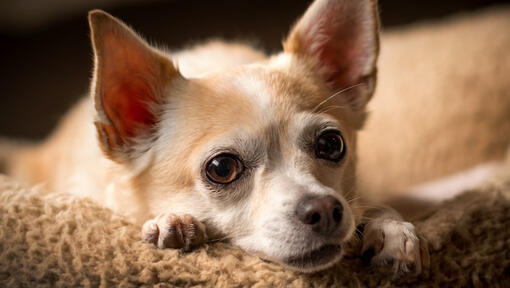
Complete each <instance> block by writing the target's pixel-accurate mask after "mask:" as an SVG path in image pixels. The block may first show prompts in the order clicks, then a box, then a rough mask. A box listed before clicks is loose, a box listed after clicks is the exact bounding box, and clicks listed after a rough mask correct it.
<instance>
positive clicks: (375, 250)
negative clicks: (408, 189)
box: [361, 207, 430, 277]
mask: <svg viewBox="0 0 510 288" xmlns="http://www.w3.org/2000/svg"><path fill="white" fill-rule="evenodd" d="M364 216H365V218H366V219H367V221H366V222H365V223H364V224H362V227H363V245H362V249H361V251H362V257H363V260H364V261H365V262H366V263H367V264H370V265H371V266H372V267H375V268H378V269H382V270H383V271H387V272H389V273H391V274H392V276H394V277H396V276H401V275H404V274H419V273H421V271H422V270H423V269H425V268H427V267H428V266H429V264H430V259H429V252H428V246H427V242H426V240H425V239H424V238H423V237H421V236H420V235H419V233H418V231H417V230H416V228H415V227H414V225H413V224H411V223H409V222H405V221H404V220H403V219H402V217H401V216H400V215H399V214H398V213H397V212H396V211H395V210H393V209H391V208H389V207H383V208H379V209H371V210H368V211H366V213H365V215H364Z"/></svg>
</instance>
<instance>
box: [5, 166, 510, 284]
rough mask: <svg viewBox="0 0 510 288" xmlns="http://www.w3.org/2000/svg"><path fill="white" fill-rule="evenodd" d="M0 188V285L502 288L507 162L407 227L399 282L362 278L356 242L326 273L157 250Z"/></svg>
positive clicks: (123, 229)
mask: <svg viewBox="0 0 510 288" xmlns="http://www.w3.org/2000/svg"><path fill="white" fill-rule="evenodd" d="M509 162H510V161H509ZM0 191H1V192H0V203H1V204H0V205H1V208H0V223H1V226H0V239H1V240H0V241H1V242H0V286H3V287H36V286H37V287H44V286H47V287H76V286H85V287H99V286H100V287H110V286H119V287H136V286H144V287H150V286H154V285H157V284H160V285H159V286H161V287H173V286H178V287H181V286H186V287H191V286H216V287H239V286H253V287H327V286H365V285H366V286H380V285H382V286H388V285H391V286H408V285H412V286H415V285H418V286H424V287H429V286H431V285H434V286H437V285H439V286H468V285H473V286H476V287H486V286H487V285H489V284H490V285H496V284H499V285H501V287H510V229H509V228H508V227H509V226H510V163H508V165H507V167H506V168H505V171H504V172H503V173H502V174H501V175H498V176H495V178H494V179H492V181H491V182H490V183H487V184H485V185H484V186H483V187H480V188H479V189H476V190H475V191H468V192H467V193H465V194H463V195H460V196H459V197H457V198H455V199H453V200H450V201H448V202H446V203H444V204H443V205H441V207H440V208H439V210H437V211H436V212H434V213H432V214H431V215H429V216H428V217H427V218H426V219H424V220H421V221H419V222H417V223H416V224H417V226H418V228H419V229H420V230H421V231H422V233H423V234H424V236H425V237H426V238H427V239H428V240H429V243H430V251H431V267H430V269H429V270H427V271H425V272H424V273H423V274H422V275H420V276H418V277H410V278H407V279H400V280H392V279H389V278H387V277H385V275H384V274H382V273H378V272H377V271H370V269H368V268H367V267H366V266H364V265H363V263H362V261H361V259H360V257H358V256H357V253H356V252H355V250H357V249H358V248H359V247H356V246H357V245H353V246H352V247H350V248H351V249H350V250H351V251H349V252H347V255H346V256H345V259H343V260H342V261H340V263H338V264H336V265H335V266H334V267H333V268H331V269H328V270H326V271H323V272H318V273H315V274H304V273H299V272H292V271H288V270H286V269H284V268H282V267H280V266H278V265H276V264H273V263H268V262H264V261H262V260H260V259H258V258H257V257H253V256H250V255H247V254H245V253H244V252H243V251H240V250H239V249H236V248H234V247H231V246H229V245H228V244H225V243H213V244H209V245H206V246H205V247H203V248H201V249H198V250H196V251H193V252H190V253H183V252H181V251H177V250H171V249H166V250H158V249H156V248H154V247H153V246H152V245H150V244H145V243H143V242H142V241H141V240H140V227H138V226H136V225H133V224H131V223H129V222H127V221H125V220H124V219H123V218H122V217H120V216H117V215H115V214H113V213H112V212H111V211H110V210H108V209H105V208H102V207H101V206H100V205H98V204H96V203H93V202H91V201H89V200H86V199H76V198H72V197H70V196H68V195H50V196H46V197H44V198H43V197H41V196H39V195H40V193H38V192H37V189H28V188H26V187H23V186H22V185H20V184H18V183H17V182H15V181H12V180H10V179H9V178H7V177H1V178H0Z"/></svg>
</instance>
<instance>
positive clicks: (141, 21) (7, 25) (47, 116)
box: [0, 0, 510, 139]
mask: <svg viewBox="0 0 510 288" xmlns="http://www.w3.org/2000/svg"><path fill="white" fill-rule="evenodd" d="M20 1H21V2H23V1H22V0H20ZM38 1H39V0H38ZM40 1H46V0H40ZM60 1H69V0H60ZM24 2H28V3H27V4H26V5H25V6H24V7H21V6H20V7H21V8H19V7H14V8H16V9H18V10H16V9H14V8H13V7H11V6H8V5H11V4H12V3H15V1H14V2H13V1H7V0H0V11H4V12H2V13H0V55H1V56H0V57H1V65H2V66H1V69H0V89H1V96H0V97H1V98H0V99H1V102H0V103H1V104H0V136H10V137H23V138H28V139H38V138H42V137H44V136H45V135H46V134H47V133H48V132H50V131H51V129H52V127H53V126H55V124H56V122H57V121H58V119H59V118H60V117H61V116H62V114H63V113H64V112H65V111H66V110H67V109H69V107H70V106H71V105H72V104H73V103H74V102H75V101H76V100H77V99H78V98H79V97H82V96H83V95H85V94H86V92H87V90H88V85H89V78H90V71H91V67H92V66H91V65H92V56H91V49H90V44H89V39H88V36H89V32H88V26H87V19H86V15H87V11H88V10H90V9H92V8H102V9H105V10H106V11H108V12H110V13H111V14H113V15H114V16H117V17H119V18H120V19H122V20H124V21H125V22H127V23H128V24H130V25H131V26H132V27H135V29H136V30H137V31H139V32H141V34H142V35H144V36H145V38H146V39H148V40H149V41H150V42H152V43H158V44H164V45H166V46H168V47H170V48H178V47H182V46H183V45H186V44H190V43H193V42H194V41H198V40H203V39H207V38H211V37H222V38H225V39H236V38H241V39H248V40H255V41H256V43H258V44H259V46H260V47H261V48H263V49H265V50H266V51H268V52H271V51H277V50H278V49H279V48H280V43H281V40H282V39H283V37H284V36H285V34H286V33H287V31H288V29H289V26H290V25H291V24H292V23H293V22H294V21H295V20H296V19H297V18H298V17H299V15H300V14H302V13H303V12H304V11H305V10H306V7H307V6H308V5H309V3H310V2H311V1H308V0H281V1H268V0H260V1H255V0H236V1H234V0H203V1H200V0H195V1H193V0H191V1H189V0H188V1H184V0H174V1H140V2H138V1H136V0H124V1H123V0H115V1H111V0H110V1H106V2H103V3H96V2H99V0H96V1H90V2H86V1H84V2H82V3H81V5H79V6H76V7H72V8H73V9H69V10H66V11H61V10H62V9H61V10H51V9H54V8H52V7H44V8H38V7H35V8H34V7H32V8H33V9H31V10H29V12H30V13H31V14H27V13H23V12H24V11H27V9H30V8H31V6H29V4H30V2H31V1H24ZM71 2H73V1H71ZM112 2H113V3H112ZM38 3H42V2H38ZM47 3H48V5H50V4H51V5H58V1H57V0H52V1H48V2H47ZM55 3H56V4H55ZM497 3H510V0H443V1H440V0H424V1H411V0H380V3H379V6H380V12H381V19H382V23H383V28H384V29H387V28H391V27H395V26H399V25H404V24H409V23H414V22H419V21H423V20H426V19H434V18H440V17H444V16H447V15H450V14H453V13H457V12H461V11H470V10H475V9H481V8H484V7H486V6H490V5H494V4H497ZM27 5H28V6H27ZM55 7H61V6H55ZM20 9H21V10H20ZM37 9H41V11H46V12H48V11H59V14H58V15H57V16H55V15H53V16H52V17H47V18H44V19H42V18H41V19H39V18H37V17H34V16H33V15H38V14H37V13H38V10H37ZM34 13H35V14H34ZM40 14H41V15H42V12H41V13H40ZM27 15H28V16H27ZM33 19H38V20H37V21H36V20H33ZM30 20H33V21H30ZM509 29H510V28H509Z"/></svg>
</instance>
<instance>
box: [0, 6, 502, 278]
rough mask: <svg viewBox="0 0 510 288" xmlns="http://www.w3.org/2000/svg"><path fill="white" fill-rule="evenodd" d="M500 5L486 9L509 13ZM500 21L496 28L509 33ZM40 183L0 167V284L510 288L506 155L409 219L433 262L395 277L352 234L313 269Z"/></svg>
mask: <svg viewBox="0 0 510 288" xmlns="http://www.w3.org/2000/svg"><path fill="white" fill-rule="evenodd" d="M503 10H504V11H506V12H501V11H494V12H492V13H496V14H497V15H499V16H498V17H496V18H497V19H500V20H501V13H506V15H507V17H508V18H507V19H510V17H509V15H510V9H508V8H505V9H503ZM484 19H486V20H487V19H492V18H491V17H488V16H487V15H485V16H484ZM500 20H499V22H498V23H499V24H498V23H496V26H495V27H493V28H494V31H496V32H495V33H507V32H508V30H506V32H505V30H504V29H503V30H501V27H500V26H501V25H502V22H501V21H500ZM496 22H497V21H496ZM505 23H507V24H508V23H510V21H506V22H505ZM448 25H456V24H455V23H453V24H451V23H450V24H448ZM489 27H491V26H490V25H489ZM508 27H510V26H507V28H508ZM433 29H437V27H436V28H433ZM425 30H426V29H425ZM422 31H423V29H422ZM494 31H492V32H494ZM492 32H491V31H487V33H492ZM407 33H409V31H408V32H407ZM466 37H469V36H466ZM508 158H510V157H508ZM39 190H41V188H40V187H39V188H38V187H26V186H23V185H22V184H20V183H19V182H16V181H15V180H13V179H10V178H8V177H6V176H0V286H1V287H77V286H83V287H154V286H157V287H197V286H215V287H245V286H247V287H250V286H251V287H329V286H385V287H389V286H391V287H393V286H413V287H414V286H423V287H430V286H436V287H439V286H441V287H442V286H475V287H486V286H489V285H492V286H500V287H510V229H509V228H508V227H510V160H507V164H506V166H505V168H503V170H502V171H500V173H499V174H498V175H494V177H493V178H492V179H491V180H490V181H489V182H487V183H485V184H484V185H482V186H480V187H478V188H476V189H473V190H471V191H466V192H465V193H463V194H462V195H460V196H458V197H456V198H454V199H452V200H449V201H447V202H445V203H443V204H441V205H440V206H439V207H438V208H437V210H434V211H432V212H431V213H429V214H428V215H426V216H425V217H424V218H422V219H420V220H418V221H416V222H415V224H416V225H417V226H418V228H419V229H420V230H421V232H422V233H423V235H424V236H425V237H426V238H427V239H428V241H429V244H430V253H431V266H430V268H429V269H428V270H426V271H425V272H424V273H422V274H421V275H419V276H414V277H407V278H402V279H391V278H389V277H388V276H387V275H385V274H383V273H379V272H378V271H374V270H371V269H369V268H368V267H366V266H365V265H364V264H363V263H362V261H361V259H360V257H359V256H358V252H357V251H358V250H359V243H357V242H356V241H353V243H352V245H351V246H350V247H348V249H347V252H346V255H345V257H344V259H343V260H342V261H340V262H339V263H337V264H336V265H335V266H333V267H332V268H330V269H328V270H325V271H321V272H317V273H313V274H305V273H299V272H294V271H289V270H287V269H284V268H282V267H280V266H279V265H276V264H273V263H269V262H265V261H262V260H260V259H259V258H257V257H253V256H250V255H248V254H246V253H244V252H243V251H241V250H239V249H237V248H235V247H232V246H230V245H229V244H228V243H221V242H217V243H210V244H208V245H205V246H204V247H202V248H200V249H197V250H195V251H192V252H189V253H184V252H182V251H178V250H171V249H166V250H158V249H156V248H154V247H153V246H152V245H150V244H146V243H143V242H142V241H141V239H140V227H139V226H137V225H134V224H132V223H130V222H128V221H127V220H126V219H125V218H123V217H122V216H120V215H116V214H114V213H113V212H112V211H110V210H108V209H106V208H103V207H102V206H101V205H99V204H97V203H94V202H92V201H90V200H87V199H79V198H76V197H73V196H70V195H66V194H49V195H46V196H42V195H43V193H40V191H39Z"/></svg>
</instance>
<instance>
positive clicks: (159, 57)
mask: <svg viewBox="0 0 510 288" xmlns="http://www.w3.org/2000/svg"><path fill="white" fill-rule="evenodd" d="M89 24H90V30H91V38H92V46H93V49H94V62H95V64H94V65H95V66H94V76H93V80H92V89H91V94H92V97H93V99H94V104H95V108H96V112H97V117H96V120H95V123H94V124H95V125H96V128H97V131H98V137H99V142H100V145H101V148H102V150H103V152H105V154H106V155H107V156H108V157H110V158H111V159H112V160H115V161H117V162H129V161H130V160H133V158H135V157H137V156H139V155H140V154H141V153H143V152H145V150H147V149H149V147H150V141H152V140H153V139H154V137H155V132H156V131H155V130H156V126H157V123H158V115H159V114H160V109H161V108H162V106H163V105H164V103H165V100H166V99H165V97H164V91H165V90H166V89H167V88H168V86H169V85H170V83H171V82H172V83H173V82H174V81H178V80H179V79H181V80H182V79H184V78H183V77H182V76H181V74H180V73H179V71H178V70H177V68H176V67H175V66H174V65H173V63H172V61H171V60H170V59H168V58H167V57H165V56H164V55H163V54H162V53H160V52H158V51H157V50H156V49H154V48H152V47H150V46H149V45H148V44H147V43H146V42H145V41H144V40H142V39H141V38H140V37H139V36H138V35H136V33H135V32H133V31H132V30H131V29H129V28H128V27H127V26H126V25H125V24H123V23H122V22H120V21H119V20H117V19H116V18H114V17H113V16H111V15H109V14H107V13H106V12H104V11H101V10H94V11H91V12H90V13H89Z"/></svg>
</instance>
